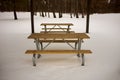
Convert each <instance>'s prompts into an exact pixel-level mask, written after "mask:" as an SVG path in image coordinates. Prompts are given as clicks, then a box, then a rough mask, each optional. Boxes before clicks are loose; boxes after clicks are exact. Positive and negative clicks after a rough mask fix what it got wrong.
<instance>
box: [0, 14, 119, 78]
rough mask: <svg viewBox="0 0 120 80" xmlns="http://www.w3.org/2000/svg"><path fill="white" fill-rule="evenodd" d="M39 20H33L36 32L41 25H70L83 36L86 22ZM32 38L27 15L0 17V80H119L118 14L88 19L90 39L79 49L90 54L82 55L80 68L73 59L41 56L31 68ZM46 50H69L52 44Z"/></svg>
mask: <svg viewBox="0 0 120 80" xmlns="http://www.w3.org/2000/svg"><path fill="white" fill-rule="evenodd" d="M69 17H70V16H68V15H67V14H65V15H64V18H60V19H59V18H56V19H55V18H47V17H46V18H42V17H40V16H39V15H38V16H35V32H40V31H41V27H40V24H41V23H43V22H56V23H57V22H61V23H62V22H67V23H68V22H71V23H73V24H74V26H72V27H71V28H72V30H74V31H75V32H85V27H86V18H78V19H77V18H69ZM30 34H31V22H30V13H23V12H19V13H18V20H13V13H12V12H4V13H0V80H120V37H119V34H120V14H93V15H91V16H90V33H89V34H88V35H89V36H90V39H89V40H85V42H84V43H83V44H82V48H84V49H90V50H92V52H93V53H92V54H89V55H85V60H86V61H85V62H86V65H85V66H81V61H80V59H78V58H77V56H76V55H74V54H71V55H69V54H68V55H67V54H65V55H61V54H58V55H52V54H51V55H47V54H46V55H42V57H41V58H40V59H39V60H37V66H36V67H33V66H32V59H31V58H32V55H27V54H25V51H26V50H27V49H34V48H35V44H34V42H33V40H28V39H27V37H28V35H30ZM48 48H51V49H52V48H58V49H59V48H60V49H61V48H70V47H69V46H68V45H66V44H52V45H50V46H49V47H48Z"/></svg>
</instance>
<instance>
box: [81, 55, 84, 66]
mask: <svg viewBox="0 0 120 80" xmlns="http://www.w3.org/2000/svg"><path fill="white" fill-rule="evenodd" d="M81 65H82V66H84V65H85V58H84V54H82V64H81Z"/></svg>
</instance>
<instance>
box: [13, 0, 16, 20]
mask: <svg viewBox="0 0 120 80" xmlns="http://www.w3.org/2000/svg"><path fill="white" fill-rule="evenodd" d="M13 4H14V20H17V13H16V2H15V0H14V1H13Z"/></svg>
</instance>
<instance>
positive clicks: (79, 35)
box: [28, 33, 90, 39]
mask: <svg viewBox="0 0 120 80" xmlns="http://www.w3.org/2000/svg"><path fill="white" fill-rule="evenodd" d="M37 38H46V39H49V38H53V39H54V38H55V39H63V38H64V39H65V38H72V39H76V38H80V39H89V38H90V37H89V36H88V35H87V34H86V33H66V34H54V33H53V34H47V33H46V34H43V33H33V34H31V35H30V36H29V37H28V39H37Z"/></svg>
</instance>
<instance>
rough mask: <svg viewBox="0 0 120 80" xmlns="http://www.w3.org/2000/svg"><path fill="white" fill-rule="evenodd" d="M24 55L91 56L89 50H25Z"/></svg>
mask: <svg viewBox="0 0 120 80" xmlns="http://www.w3.org/2000/svg"><path fill="white" fill-rule="evenodd" d="M25 53H26V54H77V53H81V54H91V53H92V52H91V50H79V51H78V50H27V51H26V52H25Z"/></svg>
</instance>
